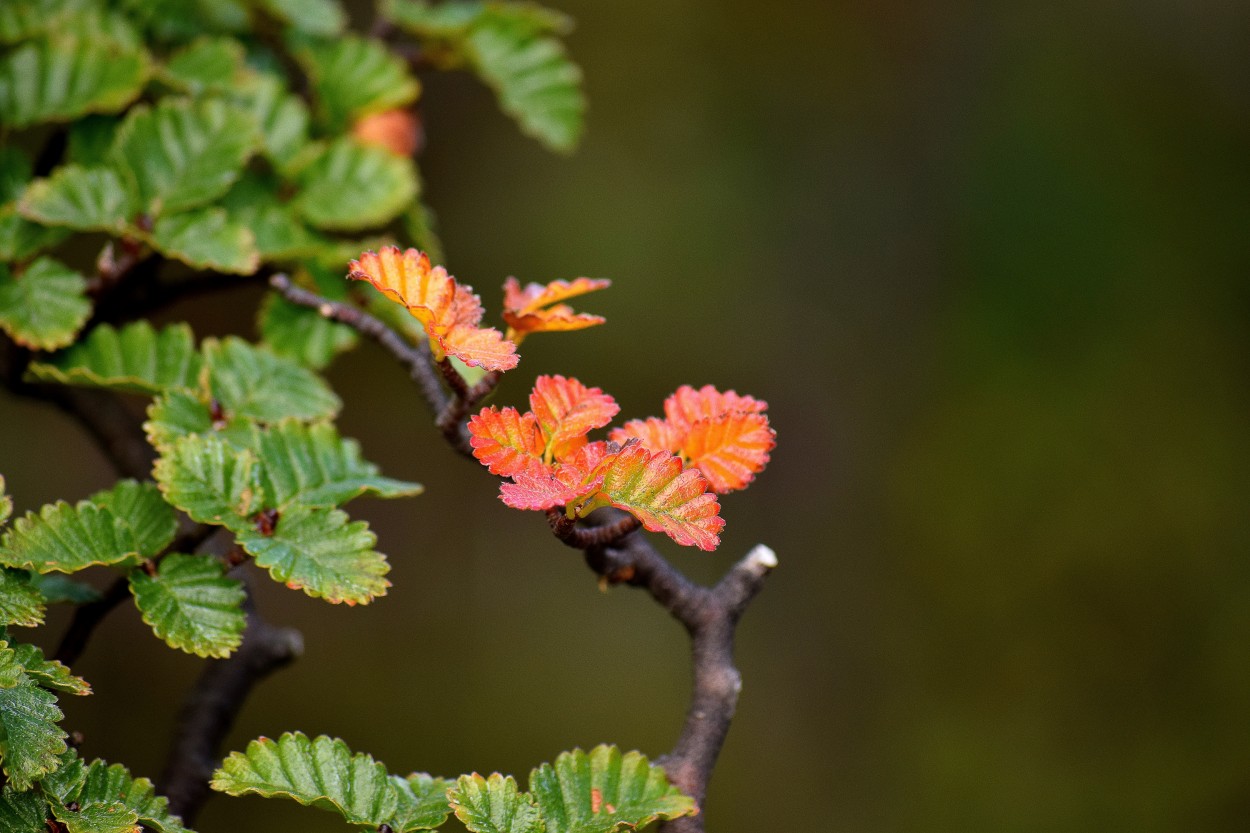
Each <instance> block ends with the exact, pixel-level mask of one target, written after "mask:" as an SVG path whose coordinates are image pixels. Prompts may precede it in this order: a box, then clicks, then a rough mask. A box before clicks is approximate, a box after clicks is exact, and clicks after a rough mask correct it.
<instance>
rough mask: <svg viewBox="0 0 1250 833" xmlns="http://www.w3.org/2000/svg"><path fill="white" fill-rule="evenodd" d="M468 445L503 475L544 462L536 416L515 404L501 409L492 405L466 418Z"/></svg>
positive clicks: (478, 457) (483, 460)
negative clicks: (517, 407) (515, 406)
mask: <svg viewBox="0 0 1250 833" xmlns="http://www.w3.org/2000/svg"><path fill="white" fill-rule="evenodd" d="M468 427H469V445H471V446H473V456H474V457H476V458H477V459H478V460H479V461H481V463H482V465H484V466H486V467H487V468H488V469H490V472H491V474H498V475H500V476H502V477H511V476H512V475H514V474H516V473H518V472H523V471H528V470H530V469H532V468H533V467H534V465H535V464H539V465H540V466H541V464H542V462H543V448H544V446H545V445H546V443H545V441H544V439H543V433H542V429H541V428H539V427H538V419H537V417H535V416H534V415H533V414H531V413H527V414H524V415H522V414H520V413H519V412H518V411H517V409H516V408H511V407H506V408H503V409H502V410H501V409H499V408H497V407H495V406H494V405H492V406H490V407H489V408H484V409H482V412H481V413H478V414H474V415H473V417H472V418H471V419H470V420H469V426H468Z"/></svg>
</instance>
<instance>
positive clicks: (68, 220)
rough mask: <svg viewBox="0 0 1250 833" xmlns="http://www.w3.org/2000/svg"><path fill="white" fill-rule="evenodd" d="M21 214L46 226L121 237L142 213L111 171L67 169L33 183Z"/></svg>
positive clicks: (106, 169)
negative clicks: (102, 232)
mask: <svg viewBox="0 0 1250 833" xmlns="http://www.w3.org/2000/svg"><path fill="white" fill-rule="evenodd" d="M18 210H19V211H20V212H21V214H22V216H23V217H26V218H28V219H31V220H34V221H35V222H38V223H43V224H44V225H49V226H65V227H66V228H72V229H75V230H77V231H107V232H112V233H115V234H120V233H122V232H123V231H125V230H126V229H127V224H128V223H129V221H130V218H131V217H132V216H133V215H134V213H135V212H136V211H137V210H138V200H137V198H136V197H135V195H134V193H133V192H132V191H131V190H130V189H129V188H127V186H126V183H125V181H124V180H123V179H122V177H121V175H120V174H118V173H117V172H116V171H114V170H113V169H111V168H104V167H83V166H81V165H64V166H62V167H60V168H57V170H56V172H55V173H53V174H52V176H50V177H48V178H47V179H39V180H36V181H35V182H33V183H32V184H31V186H30V187H29V188H27V189H26V193H25V194H23V195H22V199H21V200H20V201H19V202H18Z"/></svg>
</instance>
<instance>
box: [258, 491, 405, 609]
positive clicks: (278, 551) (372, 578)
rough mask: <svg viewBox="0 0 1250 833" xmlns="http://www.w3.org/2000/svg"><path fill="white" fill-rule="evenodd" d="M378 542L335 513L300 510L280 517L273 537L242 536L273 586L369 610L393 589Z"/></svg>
mask: <svg viewBox="0 0 1250 833" xmlns="http://www.w3.org/2000/svg"><path fill="white" fill-rule="evenodd" d="M376 540H377V539H376V538H375V537H374V535H373V533H372V532H370V531H369V528H368V526H367V525H365V524H364V523H363V522H356V523H349V521H348V518H347V515H346V514H345V513H343V512H341V511H339V510H337V509H310V508H307V507H303V506H298V505H296V506H291V507H290V508H289V509H287V510H286V511H284V512H282V514H281V516H280V517H279V519H278V524H277V526H276V527H275V528H274V530H273V534H272V535H265V534H264V533H263V532H261V531H260V530H256V529H251V530H244V531H241V532H240V533H239V536H238V541H239V543H240V544H242V545H243V548H244V549H245V550H247V551H248V552H249V553H251V554H252V555H253V556H255V558H256V564H257V565H258V566H261V567H264V568H265V569H267V570H269V574H270V575H271V576H273V578H274V580H275V581H278V582H281V583H283V584H285V585H286V586H287V587H290V588H291V589H292V590H303V591H304V592H305V593H307V594H308V595H309V596H312V597H313V598H323V599H325V600H326V601H328V602H332V603H335V604H337V603H339V602H346V603H347V604H349V605H355V604H368V603H369V602H371V601H373V599H375V598H377V597H378V596H384V595H386V588H387V587H389V586H390V582H389V581H387V580H386V579H385V578H384V576H385V575H386V574H387V573H388V572H389V571H390V569H391V568H390V565H389V564H387V563H386V556H384V555H382V554H381V553H380V552H376V551H375V550H374V549H373V545H374V543H375V541H376Z"/></svg>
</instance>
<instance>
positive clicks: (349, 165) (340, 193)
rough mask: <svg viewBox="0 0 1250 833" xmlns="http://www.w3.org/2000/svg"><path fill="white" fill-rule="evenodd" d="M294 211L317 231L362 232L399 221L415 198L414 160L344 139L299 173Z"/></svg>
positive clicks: (326, 146)
mask: <svg viewBox="0 0 1250 833" xmlns="http://www.w3.org/2000/svg"><path fill="white" fill-rule="evenodd" d="M296 179H297V181H298V183H299V185H300V191H299V193H298V194H296V196H295V199H294V200H293V201H292V206H293V207H294V208H295V210H296V211H298V212H299V214H300V215H301V216H302V217H303V218H304V219H305V220H307V221H308V222H309V223H310V224H312V225H313V226H314V227H316V228H319V229H325V230H327V231H362V230H364V229H370V228H376V227H377V226H380V225H382V224H384V223H388V222H390V221H391V220H393V219H394V218H395V217H397V216H399V214H400V212H402V211H403V210H404V208H406V207H407V206H408V205H409V204H410V203H411V202H412V201H413V200H414V199H415V198H416V196H417V172H416V168H415V167H413V164H412V160H411V159H405V158H401V157H398V156H395V155H394V154H392V153H390V152H388V151H386V150H383V149H382V148H379V147H372V146H366V145H362V144H359V143H358V142H356V141H355V140H354V139H350V138H342V139H336V140H335V141H333V142H330V143H329V144H327V145H325V146H324V147H322V148H321V149H320V151H319V152H318V153H317V155H316V156H314V157H313V158H312V159H311V160H310V161H309V162H307V164H306V165H305V166H304V167H303V168H302V169H301V170H300V171H299V172H298V174H297V175H296Z"/></svg>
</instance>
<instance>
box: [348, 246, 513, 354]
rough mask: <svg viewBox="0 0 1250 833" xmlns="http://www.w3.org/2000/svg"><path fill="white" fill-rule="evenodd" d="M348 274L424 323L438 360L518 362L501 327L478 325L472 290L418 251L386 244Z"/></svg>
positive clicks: (477, 305)
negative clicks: (371, 287)
mask: <svg viewBox="0 0 1250 833" xmlns="http://www.w3.org/2000/svg"><path fill="white" fill-rule="evenodd" d="M347 277H349V278H352V279H354V280H363V281H368V282H369V283H371V284H372V285H373V286H374V287H375V288H376V289H377V290H378V291H380V292H381V293H382V294H384V295H385V296H386V297H388V298H390V299H391V300H392V301H395V302H397V303H399V304H402V305H403V307H404V308H405V309H407V310H408V312H409V313H410V314H411V315H412V316H413V317H414V318H416V319H417V320H418V321H420V322H421V324H422V325H423V326H424V327H425V332H426V334H427V335H428V336H429V337H430V348H431V350H432V351H433V352H434V355H435V358H439V359H441V358H443V356H444V355H447V354H450V355H452V356H455V357H456V358H458V359H460V360H462V361H463V362H464V363H465V364H468V365H473V366H476V367H482V368H485V369H486V370H511V369H512V368H514V367H516V365H517V356H516V345H515V344H513V343H512V342H510V341H508V340H506V339H505V338H504V337H503V335H502V334H500V332H499V331H498V330H495V329H491V328H487V327H479V326H478V325H479V324H480V323H481V321H482V305H481V303H480V301H479V300H478V297H477V296H476V295H474V294H473V290H472V289H470V288H469V287H467V286H460V285H458V284H457V283H456V280H455V278H453V277H452V276H451V275H449V274H447V270H446V269H444V268H443V267H442V266H432V265H431V264H430V259H429V258H428V257H427V256H426V255H425V254H424V253H422V252H419V251H417V250H416V249H407V250H406V251H403V252H401V251H400V250H399V249H398V248H397V247H395V246H384V247H383V248H382V249H381V250H379V251H378V252H376V253H375V252H365V253H364V254H362V255H361V256H360V259H359V260H353V261H352V262H351V264H350V271H349V272H348V274H347Z"/></svg>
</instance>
